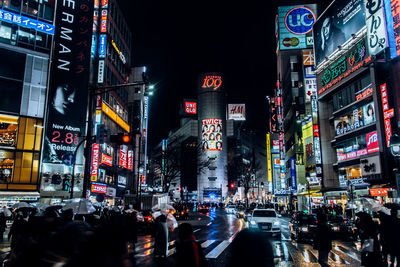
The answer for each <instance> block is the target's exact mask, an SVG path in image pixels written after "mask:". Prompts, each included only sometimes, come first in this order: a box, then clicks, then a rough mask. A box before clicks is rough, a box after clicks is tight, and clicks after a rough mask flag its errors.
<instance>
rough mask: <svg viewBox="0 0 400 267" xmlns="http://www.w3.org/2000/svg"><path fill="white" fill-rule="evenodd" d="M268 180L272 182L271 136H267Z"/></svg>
mask: <svg viewBox="0 0 400 267" xmlns="http://www.w3.org/2000/svg"><path fill="white" fill-rule="evenodd" d="M267 166H268V167H267V170H268V172H267V179H268V182H272V162H271V136H270V134H267Z"/></svg>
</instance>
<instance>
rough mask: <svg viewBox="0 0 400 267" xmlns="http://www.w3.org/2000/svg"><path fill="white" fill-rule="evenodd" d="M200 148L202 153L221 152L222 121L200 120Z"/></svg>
mask: <svg viewBox="0 0 400 267" xmlns="http://www.w3.org/2000/svg"><path fill="white" fill-rule="evenodd" d="M201 126H202V131H201V134H202V138H201V140H202V148H203V150H204V151H222V120H221V119H204V120H202V124H201Z"/></svg>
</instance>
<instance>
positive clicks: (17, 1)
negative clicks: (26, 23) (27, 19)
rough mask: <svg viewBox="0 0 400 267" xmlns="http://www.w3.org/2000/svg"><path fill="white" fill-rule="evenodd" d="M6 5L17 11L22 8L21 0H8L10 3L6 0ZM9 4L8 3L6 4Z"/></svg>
mask: <svg viewBox="0 0 400 267" xmlns="http://www.w3.org/2000/svg"><path fill="white" fill-rule="evenodd" d="M4 2H5V3H4V6H5V7H8V8H10V9H12V10H15V11H20V10H21V0H9V1H7V2H8V3H6V1H4ZM6 4H7V5H6Z"/></svg>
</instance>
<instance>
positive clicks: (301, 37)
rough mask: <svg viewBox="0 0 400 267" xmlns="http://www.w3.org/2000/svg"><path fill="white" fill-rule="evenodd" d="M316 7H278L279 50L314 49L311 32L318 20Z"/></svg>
mask: <svg viewBox="0 0 400 267" xmlns="http://www.w3.org/2000/svg"><path fill="white" fill-rule="evenodd" d="M315 11H316V8H315V5H307V6H281V7H278V21H277V24H278V25H277V26H278V29H279V31H278V32H279V34H278V35H279V49H280V50H289V49H305V48H307V47H312V45H313V43H312V36H311V31H312V27H313V25H314V22H315V20H316V12H315Z"/></svg>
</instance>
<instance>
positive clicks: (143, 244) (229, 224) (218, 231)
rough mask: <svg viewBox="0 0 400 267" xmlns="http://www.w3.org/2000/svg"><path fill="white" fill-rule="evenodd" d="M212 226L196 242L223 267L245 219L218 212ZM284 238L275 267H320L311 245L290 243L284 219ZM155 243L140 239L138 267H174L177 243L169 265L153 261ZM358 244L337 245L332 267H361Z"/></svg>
mask: <svg viewBox="0 0 400 267" xmlns="http://www.w3.org/2000/svg"><path fill="white" fill-rule="evenodd" d="M207 215H208V216H209V217H210V218H211V224H208V225H201V226H194V231H195V236H196V239H197V240H198V241H199V242H200V243H201V245H202V247H203V249H204V255H205V256H206V258H207V261H208V263H209V266H211V267H216V266H218V267H224V266H226V265H227V262H228V259H229V257H230V244H231V242H232V240H233V239H234V238H235V235H236V234H237V233H238V232H239V231H241V230H242V229H244V228H246V227H247V225H246V222H245V221H244V220H243V219H238V218H236V216H235V215H233V214H226V212H225V211H224V210H221V209H217V210H214V211H211V212H210V213H208V214H207ZM280 220H281V229H282V236H281V240H279V238H274V239H271V243H272V246H273V249H274V257H275V263H276V266H305V267H308V266H319V264H318V263H317V259H318V252H317V251H315V250H314V249H313V248H312V245H311V244H300V243H297V242H295V241H292V240H290V234H289V230H288V222H289V220H288V218H281V219H280ZM153 245H154V240H153V239H152V238H151V237H150V236H141V237H139V240H138V243H137V244H136V263H137V266H174V263H175V261H174V255H175V241H174V240H172V241H171V242H170V246H169V252H168V254H169V257H168V261H167V262H166V263H162V264H156V263H155V262H154V260H153V255H152V252H153V250H152V247H153ZM357 246H359V244H357V243H354V242H344V241H334V242H333V249H332V251H331V253H330V255H329V265H330V266H360V254H359V252H358V251H357V248H356V247H357Z"/></svg>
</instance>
